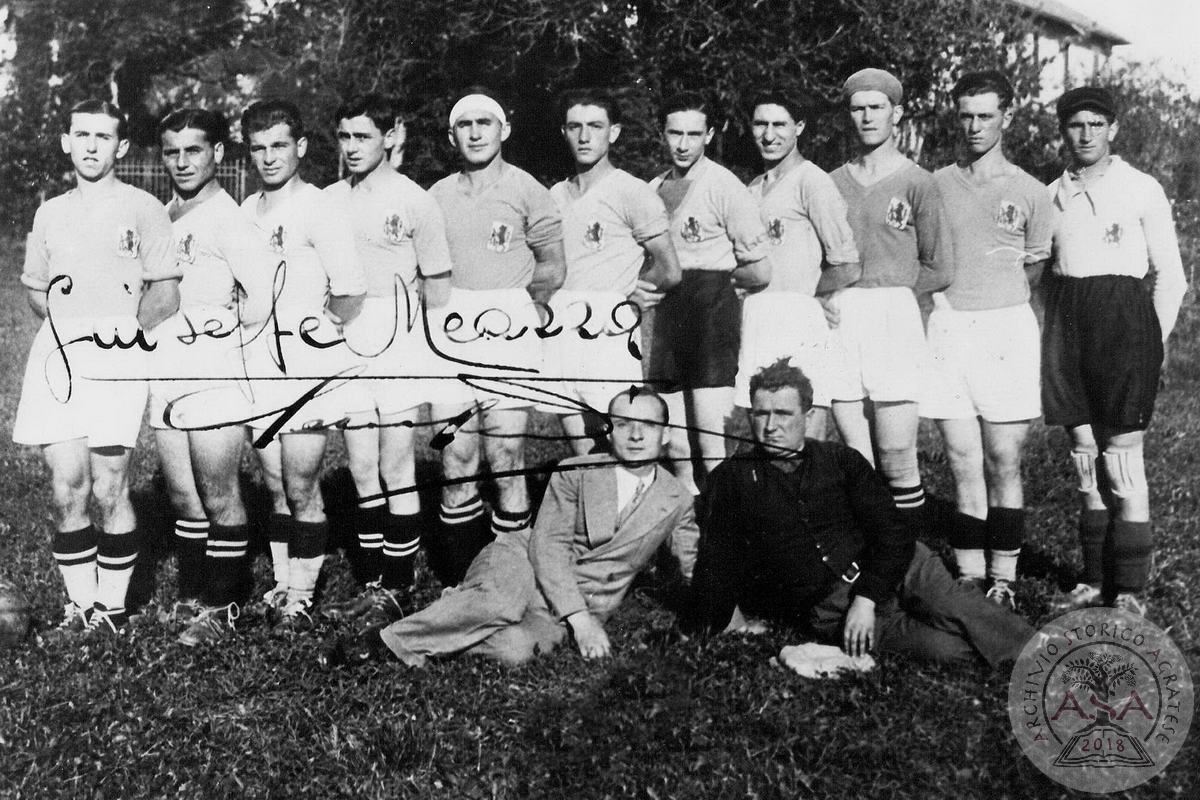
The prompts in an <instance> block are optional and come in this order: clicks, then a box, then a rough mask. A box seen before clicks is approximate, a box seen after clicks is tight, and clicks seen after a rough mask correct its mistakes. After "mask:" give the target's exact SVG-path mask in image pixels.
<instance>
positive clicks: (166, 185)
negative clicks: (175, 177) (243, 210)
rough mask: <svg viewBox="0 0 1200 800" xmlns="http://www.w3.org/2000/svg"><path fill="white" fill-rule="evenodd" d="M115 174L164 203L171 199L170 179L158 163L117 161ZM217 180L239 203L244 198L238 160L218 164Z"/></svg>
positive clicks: (241, 167) (242, 169) (244, 178)
mask: <svg viewBox="0 0 1200 800" xmlns="http://www.w3.org/2000/svg"><path fill="white" fill-rule="evenodd" d="M116 173H117V177H118V178H120V179H121V180H123V181H125V182H126V183H128V184H129V185H131V186H136V187H138V188H139V189H143V190H145V191H147V192H149V193H150V194H152V195H154V196H155V197H157V198H158V199H159V200H161V201H162V202H164V203H165V202H167V201H168V200H170V199H171V178H170V177H169V176H168V175H167V168H166V167H164V166H163V165H162V162H160V161H141V160H138V161H131V160H128V159H126V160H124V161H118V162H117V169H116ZM217 180H218V181H220V183H221V186H223V187H224V188H225V191H227V192H229V193H230V194H231V195H233V199H234V200H236V201H238V202H239V203H240V202H242V200H243V199H244V198H245V197H246V192H247V190H248V180H247V175H246V165H245V163H244V162H242V161H241V160H240V159H238V160H235V161H234V162H232V163H225V164H218V165H217Z"/></svg>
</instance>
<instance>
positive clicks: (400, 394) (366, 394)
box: [345, 296, 440, 414]
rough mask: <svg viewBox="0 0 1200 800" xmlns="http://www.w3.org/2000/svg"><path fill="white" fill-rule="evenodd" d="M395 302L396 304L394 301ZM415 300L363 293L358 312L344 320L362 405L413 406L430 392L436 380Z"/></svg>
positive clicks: (372, 408) (377, 408)
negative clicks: (357, 362) (357, 365)
mask: <svg viewBox="0 0 1200 800" xmlns="http://www.w3.org/2000/svg"><path fill="white" fill-rule="evenodd" d="M397 304H399V305H397ZM421 314H422V311H421V306H420V305H419V304H414V305H413V307H411V308H410V307H408V305H407V300H406V296H400V297H398V298H393V297H368V298H366V299H365V300H363V305H362V310H361V311H360V312H359V314H358V316H357V317H355V318H354V319H353V320H351V321H350V323H349V324H348V325H346V326H345V333H346V344H347V346H348V347H349V348H350V350H351V351H353V353H354V354H355V355H357V356H358V357H359V358H360V359H362V363H363V365H364V370H363V372H362V378H361V379H359V380H358V381H356V383H358V384H359V385H360V388H361V389H362V391H358V392H355V393H354V397H355V399H356V400H369V401H370V403H369V406H368V407H366V408H348V409H346V410H347V411H354V412H357V411H368V412H378V413H379V414H395V413H399V412H401V411H408V410H409V409H413V408H416V407H417V406H419V405H421V404H422V403H425V402H429V400H430V398H431V397H433V396H436V394H437V390H438V387H439V385H440V382H439V381H435V380H431V379H430V378H429V376H430V375H431V374H433V373H434V372H435V369H436V366H435V363H434V358H433V351H432V350H430V348H429V344H428V342H426V340H425V327H424V322H423V320H422V318H421Z"/></svg>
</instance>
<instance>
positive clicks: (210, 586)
mask: <svg viewBox="0 0 1200 800" xmlns="http://www.w3.org/2000/svg"><path fill="white" fill-rule="evenodd" d="M249 546H250V537H249V536H248V535H247V533H246V526H245V525H213V526H212V528H211V529H210V531H209V537H208V549H207V550H206V551H205V553H204V566H205V576H204V591H203V593H202V595H203V600H204V604H205V605H208V606H226V605H229V604H230V603H233V602H236V601H237V600H238V587H239V585H240V583H241V581H242V577H243V571H244V568H245V564H246V554H247V551H248V548H249Z"/></svg>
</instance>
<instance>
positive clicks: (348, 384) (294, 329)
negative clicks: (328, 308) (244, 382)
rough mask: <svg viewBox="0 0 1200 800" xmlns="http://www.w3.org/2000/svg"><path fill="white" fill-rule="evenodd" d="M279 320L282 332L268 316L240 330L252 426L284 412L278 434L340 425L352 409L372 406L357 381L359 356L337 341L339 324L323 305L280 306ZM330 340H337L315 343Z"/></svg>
mask: <svg viewBox="0 0 1200 800" xmlns="http://www.w3.org/2000/svg"><path fill="white" fill-rule="evenodd" d="M277 318H278V330H279V332H281V333H283V334H284V335H282V336H277V335H276V323H275V322H274V321H272V320H268V322H267V324H266V327H265V328H263V329H261V330H260V329H259V327H258V326H256V327H255V328H254V329H252V330H250V331H248V332H245V333H244V334H243V335H244V336H245V338H246V340H247V341H246V343H245V346H244V350H243V353H244V355H245V363H246V375H247V377H248V379H249V381H250V391H251V404H252V410H253V414H254V419H253V420H252V421H251V423H250V425H251V427H253V428H256V429H263V428H268V427H271V426H273V425H275V424H276V422H277V421H279V420H280V419H281V418H282V417H284V416H286V419H283V424H282V426H281V427H280V428H279V431H280V432H281V433H294V432H298V431H305V430H322V429H328V428H331V427H336V426H337V425H339V424H341V423H343V422H344V421H345V419H346V416H347V414H348V413H349V410H350V409H358V410H362V409H367V408H370V407H371V401H370V399H369V398H367V397H366V396H365V394H366V390H365V389H364V388H363V382H362V381H359V380H356V378H358V377H359V376H360V375H362V373H363V371H364V369H365V367H364V366H363V363H362V359H361V358H359V357H358V356H356V355H355V354H354V353H353V352H352V351H351V350H350V348H349V347H347V346H346V343H345V342H340V341H339V340H340V339H341V335H340V334H339V333H338V330H337V327H336V326H335V325H334V324H333V322H331V321H330V319H329V318H328V317H326V316H325V313H324V311H323V310H322V309H315V310H311V311H308V312H299V311H288V310H284V309H278V310H277ZM302 332H303V335H302ZM305 338H307V339H309V341H305ZM330 342H337V344H333V345H332V346H329V347H320V346H318V345H319V344H321V343H330ZM309 392H312V393H313V394H312V396H311V397H308V398H307V399H305V395H306V394H308V393H309ZM296 404H299V405H298V406H296ZM293 406H296V407H295V408H293Z"/></svg>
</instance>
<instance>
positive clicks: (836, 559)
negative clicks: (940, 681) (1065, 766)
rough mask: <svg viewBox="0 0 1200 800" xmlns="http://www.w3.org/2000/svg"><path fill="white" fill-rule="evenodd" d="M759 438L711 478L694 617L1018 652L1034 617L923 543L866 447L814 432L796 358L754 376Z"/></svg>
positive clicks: (999, 659)
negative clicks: (810, 434) (988, 593)
mask: <svg viewBox="0 0 1200 800" xmlns="http://www.w3.org/2000/svg"><path fill="white" fill-rule="evenodd" d="M750 394H751V404H752V408H751V423H752V427H753V431H754V438H755V444H754V446H753V447H746V448H743V449H742V451H741V452H739V453H737V454H736V455H734V456H733V457H732V458H730V459H728V460H726V461H724V462H723V463H722V464H721V465H720V466H719V467H717V468H716V469H715V470H714V471H713V473H712V475H711V477H710V478H709V483H708V491H707V493H706V495H705V511H704V512H703V514H702V518H701V521H700V528H701V540H700V553H699V557H698V561H697V564H696V570H695V577H694V579H693V590H694V596H693V601H694V602H693V604H692V606H691V611H690V614H691V615H692V619H691V620H690V622H691V623H692V626H693V627H695V628H698V629H701V630H709V631H721V630H737V629H742V628H744V627H745V626H746V622H745V618H744V617H743V611H744V612H745V613H746V614H747V615H751V616H757V617H763V618H767V619H771V620H773V621H777V622H780V623H783V624H787V625H792V626H795V627H798V628H800V629H802V630H804V631H805V632H807V633H809V634H811V635H813V636H815V637H817V638H819V639H822V640H825V641H832V642H836V643H838V644H841V645H842V647H843V649H844V650H845V651H846V652H847V653H848V654H850V655H852V656H857V655H862V654H864V653H866V652H868V651H870V650H876V651H879V652H892V653H906V654H908V655H910V656H913V657H916V658H922V659H928V660H935V661H951V660H956V659H961V658H973V657H975V656H981V657H983V658H984V659H985V660H986V661H987V662H988V663H989V664H991V665H993V666H998V665H1000V664H1002V663H1004V662H1005V661H1011V660H1013V659H1015V658H1016V657H1017V655H1018V654H1019V653H1020V651H1021V648H1022V647H1023V646H1024V644H1025V642H1026V640H1027V639H1028V638H1029V637H1030V636H1031V635H1032V634H1033V630H1032V628H1030V626H1029V625H1028V624H1027V623H1026V622H1025V620H1023V619H1021V618H1020V617H1018V616H1017V615H1015V614H1013V613H1012V612H1010V611H1008V610H1006V609H1004V608H1002V607H1001V606H998V605H996V604H995V603H992V602H989V601H988V600H987V599H985V598H984V596H983V595H982V594H981V593H980V592H978V591H977V590H974V589H971V588H968V587H963V586H959V585H958V583H957V582H955V580H954V579H953V578H952V577H951V576H950V573H949V572H947V570H946V568H945V566H944V565H943V564H942V561H941V559H940V558H938V557H937V556H936V555H934V554H933V553H932V552H930V550H929V548H927V547H926V546H925V545H923V544H921V543H919V542H915V541H914V540H913V538H912V536H911V535H910V533H909V532H908V531H909V529H908V526H906V525H905V524H904V522H903V520H902V519H901V518H900V515H899V512H897V510H896V507H895V504H894V503H893V502H892V496H891V494H890V493H889V492H888V488H887V485H886V484H885V483H884V482H883V481H882V480H881V479H880V478H879V476H878V475H877V474H876V473H875V471H874V470H873V469H872V468H871V466H870V464H868V463H867V461H866V459H864V458H863V457H862V456H861V455H860V454H859V453H858V452H856V451H855V450H853V449H851V448H849V447H846V446H844V445H841V444H836V443H833V442H818V441H815V440H812V439H805V438H804V431H805V421H806V418H807V416H808V412H809V411H810V410H811V408H812V385H811V384H810V383H809V381H808V379H807V378H806V377H805V376H804V373H803V372H801V371H800V370H799V369H797V368H795V367H793V366H792V365H791V364H790V363H789V362H788V360H786V359H783V360H780V361H777V362H775V363H774V364H772V365H771V366H769V367H766V368H764V369H762V370H760V371H759V372H758V373H757V374H756V375H754V376H753V377H752V378H751V379H750Z"/></svg>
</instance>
